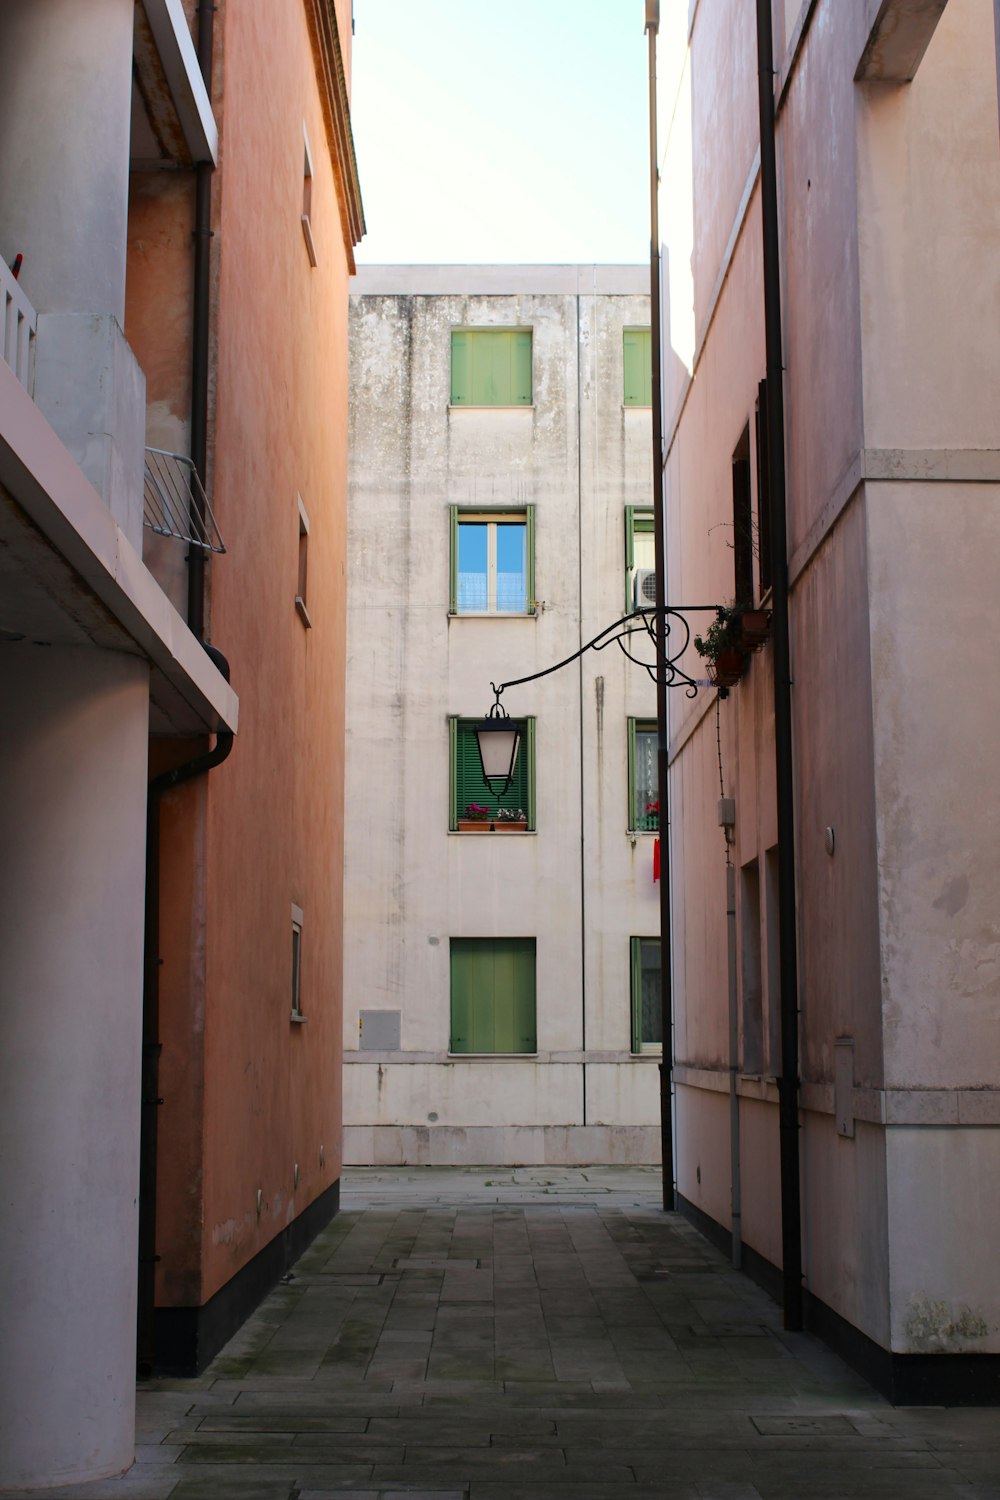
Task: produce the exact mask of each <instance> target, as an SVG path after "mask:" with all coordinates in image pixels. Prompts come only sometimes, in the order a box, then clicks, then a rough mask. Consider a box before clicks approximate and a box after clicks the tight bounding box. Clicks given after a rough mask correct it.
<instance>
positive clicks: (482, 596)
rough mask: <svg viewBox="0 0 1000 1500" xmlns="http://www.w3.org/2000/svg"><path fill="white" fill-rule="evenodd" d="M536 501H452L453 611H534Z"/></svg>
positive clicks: (492, 613)
mask: <svg viewBox="0 0 1000 1500" xmlns="http://www.w3.org/2000/svg"><path fill="white" fill-rule="evenodd" d="M534 551H535V548H534V507H533V506H531V505H529V506H526V507H525V509H524V510H519V511H492V510H475V511H473V510H463V509H461V507H459V506H457V505H453V506H452V507H451V599H450V603H449V608H450V611H451V613H452V614H453V615H530V614H534V612H535V599H534V592H535V580H534Z"/></svg>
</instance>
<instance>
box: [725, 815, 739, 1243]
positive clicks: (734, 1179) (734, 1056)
mask: <svg viewBox="0 0 1000 1500" xmlns="http://www.w3.org/2000/svg"><path fill="white" fill-rule="evenodd" d="M728 840H729V830H728V829H727V830H726V841H727V843H728ZM726 948H727V952H728V957H729V1171H730V1178H731V1187H730V1217H731V1219H732V1231H731V1241H732V1260H733V1266H734V1267H735V1269H736V1270H737V1271H738V1270H739V1269H740V1267H741V1266H742V1264H743V1212H742V1204H743V1185H742V1182H741V1178H740V1096H739V1091H738V1089H737V1082H738V1075H739V1048H740V1014H739V1001H738V996H737V985H736V870H735V868H734V866H733V864H732V863H731V862H730V861H729V860H728V859H727V861H726Z"/></svg>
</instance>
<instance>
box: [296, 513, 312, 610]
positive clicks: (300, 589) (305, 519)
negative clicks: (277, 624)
mask: <svg viewBox="0 0 1000 1500" xmlns="http://www.w3.org/2000/svg"><path fill="white" fill-rule="evenodd" d="M296 499H297V500H298V507H299V568H298V578H297V580H296V591H295V608H296V610H297V611H298V616H299V619H300V620H301V621H302V623H303V625H304V626H305V627H306V629H307V630H309V629H310V628H311V627H312V616H311V615H310V613H309V605H308V603H307V600H308V593H307V589H308V586H309V516H308V514H307V513H306V508H305V506H304V505H303V504H302V496H301V495H298V496H296Z"/></svg>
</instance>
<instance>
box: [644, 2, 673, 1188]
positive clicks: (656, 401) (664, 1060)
mask: <svg viewBox="0 0 1000 1500" xmlns="http://www.w3.org/2000/svg"><path fill="white" fill-rule="evenodd" d="M659 25H660V4H659V0H646V34H647V37H648V41H649V228H650V234H649V321H650V344H651V346H652V366H653V368H652V386H651V393H650V402H651V406H652V418H653V548H654V551H655V554H656V596H655V604H656V612H657V613H656V653H657V657H658V658H659V660H660V661H661V662H662V661H665V660H666V658H667V616H666V609H665V605H666V590H667V573H666V562H667V551H666V544H665V540H664V532H665V527H664V516H663V412H662V409H661V404H660V402H661V397H660V389H661V366H662V354H661V349H660V227H659V226H660V220H659V196H660V172H659V163H658V160H657V144H656V36H657V32H658V30H659ZM667 733H668V726H667V684H666V678H665V675H664V673H663V672H662V671H660V672H657V674H656V742H657V755H656V773H657V793H658V798H659V804H660V817H659V824H660V996H661V1002H660V1006H661V1008H660V1017H661V1020H660V1034H661V1037H662V1048H663V1053H662V1057H661V1061H660V1159H661V1161H662V1164H663V1165H662V1175H663V1207H664V1210H665V1211H666V1212H669V1211H670V1210H672V1209H673V1208H674V1206H675V1199H674V1123H673V1057H674V1004H673V987H672V985H671V968H672V952H671V922H670V916H671V913H670V802H669V791H670V787H669V744H668V738H667Z"/></svg>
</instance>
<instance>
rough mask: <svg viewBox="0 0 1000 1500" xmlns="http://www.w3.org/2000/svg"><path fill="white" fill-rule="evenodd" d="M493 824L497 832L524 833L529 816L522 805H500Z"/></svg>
mask: <svg viewBox="0 0 1000 1500" xmlns="http://www.w3.org/2000/svg"><path fill="white" fill-rule="evenodd" d="M493 826H494V829H495V830H496V832H497V833H524V832H525V831H526V830H527V827H528V817H527V814H526V813H525V811H524V809H523V808H522V807H498V808H497V815H496V818H495V819H494V821H493Z"/></svg>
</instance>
